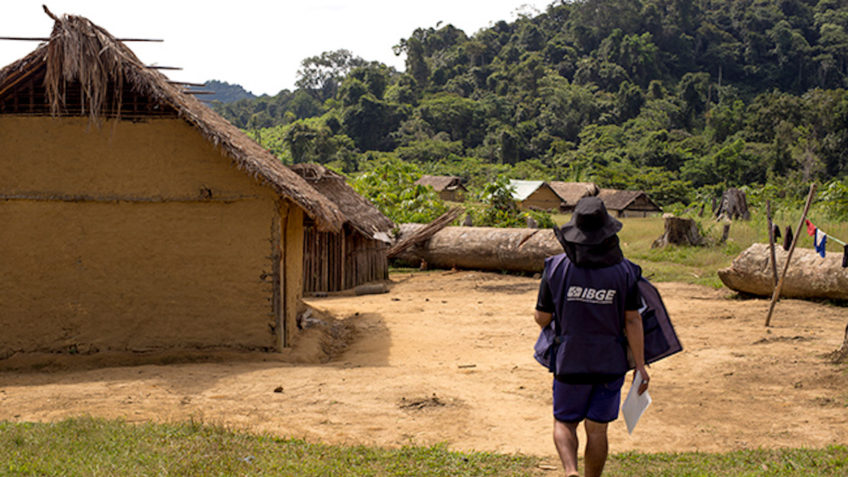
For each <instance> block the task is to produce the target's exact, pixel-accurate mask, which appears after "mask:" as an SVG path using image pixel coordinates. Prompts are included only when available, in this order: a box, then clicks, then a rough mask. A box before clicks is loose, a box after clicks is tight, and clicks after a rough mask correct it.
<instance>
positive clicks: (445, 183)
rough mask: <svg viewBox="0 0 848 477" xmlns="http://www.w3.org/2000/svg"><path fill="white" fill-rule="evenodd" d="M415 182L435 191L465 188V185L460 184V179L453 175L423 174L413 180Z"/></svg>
mask: <svg viewBox="0 0 848 477" xmlns="http://www.w3.org/2000/svg"><path fill="white" fill-rule="evenodd" d="M415 183H416V184H418V185H423V186H430V187H432V188H433V190H435V191H436V192H441V191H443V190H454V189H462V190H465V186H463V185H462V179H460V178H459V177H455V176H430V175H426V174H425V175H423V176H421V178H419V179H418V180H417V181H415Z"/></svg>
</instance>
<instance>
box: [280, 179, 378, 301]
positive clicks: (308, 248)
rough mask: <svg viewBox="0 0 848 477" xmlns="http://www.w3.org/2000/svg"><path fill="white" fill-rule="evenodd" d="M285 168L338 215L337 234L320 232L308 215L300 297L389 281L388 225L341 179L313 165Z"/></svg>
mask: <svg viewBox="0 0 848 477" xmlns="http://www.w3.org/2000/svg"><path fill="white" fill-rule="evenodd" d="M291 169H292V170H293V171H295V172H296V173H297V174H298V175H300V176H301V177H303V178H304V179H305V180H306V181H307V182H309V183H310V184H311V185H312V187H314V188H315V189H316V190H318V192H320V193H321V194H323V195H324V196H325V197H327V198H328V199H330V201H331V202H333V203H334V204H336V205H337V206H338V208H339V209H340V210H341V211H342V214H343V215H344V219H345V222H344V225H343V227H342V229H341V231H339V232H337V233H336V232H324V231H321V230H320V229H319V228H318V227H317V226H316V224H315V222H314V221H313V220H311V219H309V218H308V217H307V218H306V222H305V236H304V241H303V291H304V293H314V292H334V291H340V290H347V289H350V288H354V287H356V286H359V285H361V284H363V283H367V282H371V281H374V280H385V279H387V278H388V277H389V262H388V259H387V258H386V251H387V250H388V248H389V246H390V245H391V237H390V235H389V234H390V233H391V231H392V229H393V228H394V224H393V223H392V221H391V220H389V218H388V217H386V216H385V215H383V214H382V213H380V211H379V210H377V208H376V207H374V204H372V203H371V202H369V201H368V200H367V199H365V198H364V197H362V196H361V195H359V194H357V193H356V191H354V190H353V188H352V187H351V186H349V185H348V184H347V182H346V181H345V178H344V176H342V175H341V174H337V173H335V172H333V171H331V170H329V169H327V168H325V167H323V166H321V165H318V164H295V165H293V166H291Z"/></svg>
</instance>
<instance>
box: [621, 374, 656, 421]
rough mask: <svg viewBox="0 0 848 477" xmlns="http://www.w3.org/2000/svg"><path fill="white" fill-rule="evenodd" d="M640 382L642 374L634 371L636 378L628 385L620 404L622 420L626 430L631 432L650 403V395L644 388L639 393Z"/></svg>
mask: <svg viewBox="0 0 848 477" xmlns="http://www.w3.org/2000/svg"><path fill="white" fill-rule="evenodd" d="M641 384H642V374H641V373H639V372H638V371H637V372H636V379H635V380H633V385H632V386H630V391H629V392H628V393H627V397H626V398H625V399H624V404H622V405H621V413H622V414H624V422H625V423H626V424H627V432H629V433H630V434H633V429H635V428H636V423H637V422H639V418H640V417H642V414H643V413H644V412H645V409H647V408H648V406H649V405H650V404H651V395H650V394H648V391H647V390H646V391H645V392H644V393H642V394H641V395H639V386H640V385H641Z"/></svg>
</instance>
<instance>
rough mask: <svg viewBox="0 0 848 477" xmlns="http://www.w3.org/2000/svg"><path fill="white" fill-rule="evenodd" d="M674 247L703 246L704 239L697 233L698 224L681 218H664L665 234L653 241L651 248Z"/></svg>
mask: <svg viewBox="0 0 848 477" xmlns="http://www.w3.org/2000/svg"><path fill="white" fill-rule="evenodd" d="M672 243H673V244H675V245H703V243H704V238H703V237H701V233H700V232H698V224H696V223H695V221H694V220H692V219H686V218H683V217H666V218H665V232H664V233H663V234H662V237H660V238H658V239H656V240H654V243H653V244H651V248H657V247H665V246H666V245H668V244H672Z"/></svg>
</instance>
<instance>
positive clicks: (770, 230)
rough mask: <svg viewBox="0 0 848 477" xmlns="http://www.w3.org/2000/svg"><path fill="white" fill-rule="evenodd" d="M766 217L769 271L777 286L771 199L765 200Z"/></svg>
mask: <svg viewBox="0 0 848 477" xmlns="http://www.w3.org/2000/svg"><path fill="white" fill-rule="evenodd" d="M766 219H767V220H768V236H769V250H770V251H771V272H772V275H774V286H775V287H776V286H777V280H778V279H777V257H776V255H775V253H774V224H773V223H772V222H771V201H770V200H767V201H766Z"/></svg>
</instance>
